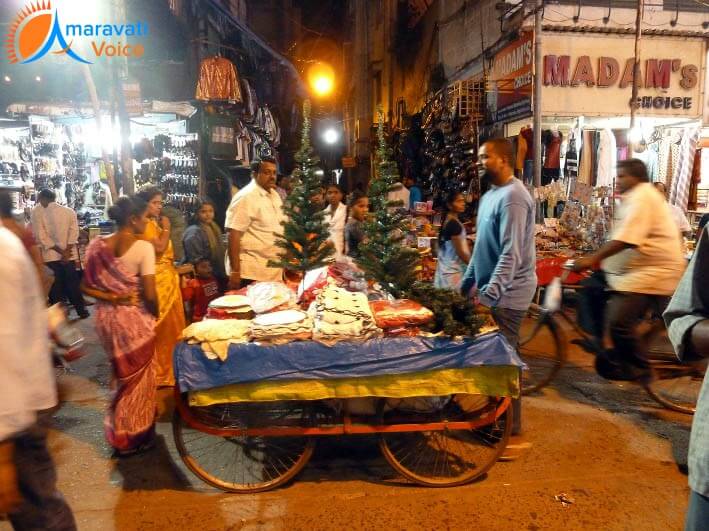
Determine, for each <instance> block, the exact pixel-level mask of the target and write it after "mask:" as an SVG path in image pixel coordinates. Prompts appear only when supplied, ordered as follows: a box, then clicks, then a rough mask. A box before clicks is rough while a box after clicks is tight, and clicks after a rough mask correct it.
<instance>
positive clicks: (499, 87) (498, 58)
mask: <svg viewBox="0 0 709 531" xmlns="http://www.w3.org/2000/svg"><path fill="white" fill-rule="evenodd" d="M533 43H534V35H533V33H532V32H526V33H522V34H521V35H520V37H519V38H518V39H517V40H515V41H514V42H512V43H510V44H509V45H507V46H505V47H504V48H503V49H502V50H500V52H498V53H497V54H495V58H494V59H493V62H492V68H491V71H490V81H491V87H489V88H490V90H489V92H488V100H487V101H488V112H489V113H490V117H491V118H492V121H493V122H506V121H512V120H516V119H519V118H524V117H525V116H529V114H530V113H531V109H532V104H531V95H532V65H533V62H534V49H533Z"/></svg>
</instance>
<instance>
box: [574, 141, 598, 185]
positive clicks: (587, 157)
mask: <svg viewBox="0 0 709 531" xmlns="http://www.w3.org/2000/svg"><path fill="white" fill-rule="evenodd" d="M592 133H593V132H592V131H587V130H585V131H583V133H582V138H583V143H582V147H581V156H580V161H579V173H578V178H577V181H578V182H580V183H582V184H587V185H589V186H590V185H591V169H592V166H593V155H594V149H593V136H592Z"/></svg>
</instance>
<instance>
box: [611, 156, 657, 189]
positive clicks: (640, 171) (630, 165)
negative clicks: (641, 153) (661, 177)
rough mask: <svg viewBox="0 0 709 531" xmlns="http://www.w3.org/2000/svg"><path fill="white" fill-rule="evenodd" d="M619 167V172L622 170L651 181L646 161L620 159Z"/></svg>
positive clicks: (640, 178) (645, 180) (641, 179)
mask: <svg viewBox="0 0 709 531" xmlns="http://www.w3.org/2000/svg"><path fill="white" fill-rule="evenodd" d="M617 168H618V173H621V171H622V173H624V174H626V175H630V176H631V177H635V178H636V179H638V180H639V181H642V182H645V183H649V182H650V176H649V175H648V174H647V166H645V163H644V162H643V161H642V160H640V159H628V160H619V161H618V166H617Z"/></svg>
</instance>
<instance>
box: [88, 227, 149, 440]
mask: <svg viewBox="0 0 709 531" xmlns="http://www.w3.org/2000/svg"><path fill="white" fill-rule="evenodd" d="M84 282H85V283H86V285H87V286H89V287H91V288H94V289H99V290H102V291H107V292H111V293H116V294H118V295H123V294H129V293H133V292H137V291H139V289H140V280H139V278H138V277H137V276H135V275H131V274H130V273H129V272H128V271H127V270H126V269H125V267H124V266H123V264H122V263H121V262H120V260H118V259H116V257H115V256H113V254H112V252H111V251H110V250H109V249H108V247H106V244H105V243H104V241H103V240H102V239H101V238H97V239H96V240H94V241H93V242H92V243H91V244H90V245H89V247H88V250H87V253H86V268H85V270H84ZM95 325H96V333H97V335H98V337H99V339H100V340H101V343H102V344H103V348H104V350H105V351H106V353H107V354H108V356H109V358H110V360H111V365H112V367H113V383H114V387H115V393H114V395H113V397H112V400H111V404H110V406H109V409H108V411H107V413H106V418H105V420H104V431H105V435H106V440H107V441H108V442H109V444H110V445H111V446H112V447H113V448H115V449H117V450H121V451H126V450H132V449H135V448H137V447H139V446H140V445H142V444H145V443H147V442H148V441H150V440H151V439H152V438H153V436H154V433H155V418H156V399H155V370H154V367H153V359H154V357H155V319H154V318H153V317H152V315H150V314H149V313H148V312H147V311H146V310H145V308H143V307H137V306H116V305H113V304H108V303H105V302H101V301H98V302H97V304H96V308H95Z"/></svg>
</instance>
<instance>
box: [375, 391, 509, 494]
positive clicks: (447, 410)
mask: <svg viewBox="0 0 709 531" xmlns="http://www.w3.org/2000/svg"><path fill="white" fill-rule="evenodd" d="M492 400H494V401H495V403H496V404H497V407H498V408H499V407H501V404H502V401H501V400H500V399H492ZM489 414H490V409H488V408H484V409H482V410H478V411H473V412H470V413H466V412H464V411H461V409H460V408H458V407H457V406H456V405H455V403H454V401H453V400H451V401H450V402H449V403H448V404H447V405H446V406H445V407H444V408H443V409H441V410H440V411H438V412H435V413H430V414H427V415H425V417H427V419H426V420H425V421H426V422H441V421H443V420H449V421H471V422H472V421H475V420H479V419H480V418H483V417H486V416H488V415H489ZM421 417H422V415H420V414H417V415H416V418H417V420H416V422H423V421H422V420H421ZM511 418H512V410H511V408H509V407H507V409H506V410H505V411H504V412H500V416H499V418H498V419H497V421H491V423H490V424H488V425H485V426H482V427H480V428H477V429H472V430H449V429H447V430H442V431H431V432H401V433H386V434H383V435H382V436H381V438H380V448H381V450H382V453H383V454H384V456H385V457H386V459H387V461H389V463H390V464H391V465H392V467H393V468H394V469H396V470H397V471H398V472H399V473H400V474H402V475H403V476H405V477H406V478H408V479H410V480H412V481H415V482H416V483H419V484H422V485H427V486H436V487H446V486H455V485H463V484H465V483H469V482H471V481H473V480H475V479H476V478H479V477H480V476H482V475H483V474H485V472H487V471H488V470H489V469H490V467H491V466H492V465H493V464H494V463H495V462H496V461H497V458H498V457H499V455H500V454H501V453H502V451H503V450H504V448H505V446H506V443H507V439H508V437H509V434H510V430H511V428H512V423H511ZM381 422H383V423H388V422H387V417H386V414H382V415H381Z"/></svg>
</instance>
